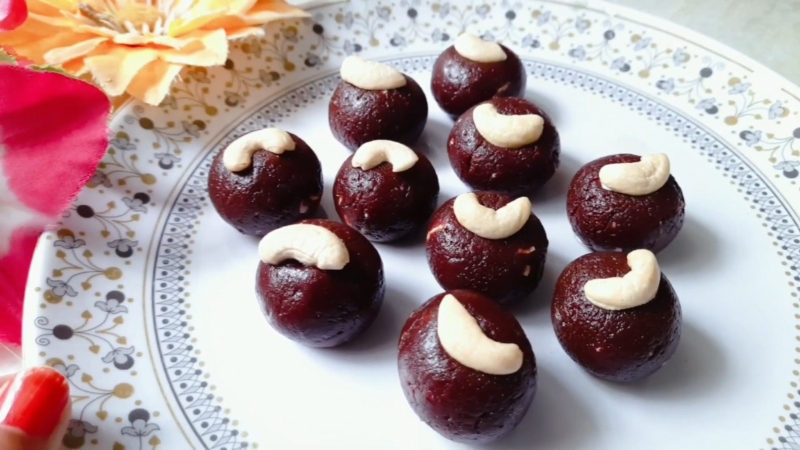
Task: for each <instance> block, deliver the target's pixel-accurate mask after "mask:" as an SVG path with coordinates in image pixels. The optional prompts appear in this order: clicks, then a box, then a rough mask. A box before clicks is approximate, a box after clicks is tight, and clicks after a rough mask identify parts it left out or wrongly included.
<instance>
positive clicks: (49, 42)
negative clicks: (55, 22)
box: [0, 20, 97, 65]
mask: <svg viewBox="0 0 800 450" xmlns="http://www.w3.org/2000/svg"><path fill="white" fill-rule="evenodd" d="M32 22H33V21H31V20H29V21H27V22H25V24H23V25H22V26H21V27H19V28H17V29H16V30H14V31H11V32H9V33H2V34H0V46H9V47H12V48H13V49H14V51H15V52H16V53H18V54H19V55H21V56H23V57H25V58H28V59H30V60H32V61H33V62H35V63H36V64H43V65H44V64H47V62H46V61H45V59H44V55H45V54H46V53H47V52H49V51H50V50H52V49H56V48H61V47H69V46H72V45H75V44H78V43H80V42H83V41H86V40H88V39H94V38H96V37H97V35H95V34H87V33H65V32H64V30H62V29H60V28H56V27H52V26H49V25H45V24H39V23H36V22H33V23H34V25H33V26H31V23H32Z"/></svg>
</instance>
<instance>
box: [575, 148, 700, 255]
mask: <svg viewBox="0 0 800 450" xmlns="http://www.w3.org/2000/svg"><path fill="white" fill-rule="evenodd" d="M640 159H641V157H640V156H637V155H631V154H619V155H611V156H604V157H602V158H598V159H595V160H594V161H591V162H589V163H588V164H586V165H585V166H583V167H582V168H581V169H580V170H578V173H576V174H575V177H574V178H573V179H572V182H571V184H570V187H569V192H568V193H567V215H568V217H569V222H570V224H571V225H572V229H573V231H574V232H575V234H576V235H577V236H578V238H579V239H580V240H581V242H583V243H584V244H585V245H586V246H587V247H589V248H590V249H591V250H594V251H621V252H625V253H628V252H631V251H633V250H636V249H647V250H650V251H652V252H654V253H658V252H659V251H661V250H663V249H664V248H666V247H667V246H668V245H669V244H670V243H671V242H672V241H673V240H674V239H675V237H676V236H677V235H678V232H679V231H680V230H681V228H682V227H683V222H684V218H685V209H686V202H685V201H684V198H683V192H682V191H681V188H680V186H678V183H677V182H676V181H675V178H674V177H673V176H672V175H670V176H669V179H668V180H667V182H666V184H664V185H663V186H662V187H661V188H660V189H658V190H657V191H655V192H653V193H650V194H647V195H636V196H634V195H627V194H622V193H619V192H615V191H612V190H609V189H605V188H604V187H603V185H602V183H601V182H600V177H599V173H600V169H601V168H602V167H603V166H605V165H607V164H618V163H635V162H638V161H639V160H640Z"/></svg>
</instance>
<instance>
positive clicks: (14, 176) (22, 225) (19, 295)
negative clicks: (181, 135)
mask: <svg viewBox="0 0 800 450" xmlns="http://www.w3.org/2000/svg"><path fill="white" fill-rule="evenodd" d="M0 79H2V80H3V82H4V83H8V85H9V86H13V87H14V89H4V90H0V147H3V148H4V150H3V155H2V156H0V174H5V175H4V176H2V175H0V177H2V184H3V186H0V192H2V193H3V197H4V198H5V200H0V214H1V215H2V217H3V220H2V226H0V242H2V247H3V248H2V249H0V339H3V340H7V341H10V342H19V340H20V337H21V336H20V328H21V327H20V323H21V322H20V321H21V310H22V301H23V296H24V292H25V282H26V279H27V276H28V269H29V267H30V262H31V258H32V256H33V251H34V248H35V246H36V242H37V239H38V237H39V234H40V233H41V231H42V230H43V229H44V225H45V223H46V222H47V221H51V220H52V221H54V220H56V219H57V218H58V217H59V216H60V214H61V212H62V211H63V209H64V208H66V207H67V206H68V205H69V203H70V202H71V201H72V200H73V199H74V197H75V195H76V194H77V193H78V191H79V190H80V189H81V187H82V186H83V185H84V184H85V182H86V181H87V180H88V179H89V177H91V176H92V174H93V173H94V171H95V169H96V167H97V164H98V163H99V162H100V159H101V158H102V156H103V155H104V154H105V150H106V148H107V146H108V137H107V128H106V122H107V118H108V113H109V110H110V104H109V102H108V99H107V98H106V97H105V95H103V93H102V92H100V91H99V90H98V89H97V88H95V87H93V86H91V85H90V84H87V83H84V82H82V81H78V80H75V79H72V78H69V77H66V76H63V75H60V74H57V73H51V72H36V71H32V70H27V69H24V68H22V67H17V66H10V65H7V66H0ZM75 105H80V107H79V108H76V107H75ZM56 158H57V160H58V164H54V161H55V160H56ZM43 167H46V168H47V169H46V173H45V176H42V174H43V173H42V168H43ZM65 293H67V294H69V289H65Z"/></svg>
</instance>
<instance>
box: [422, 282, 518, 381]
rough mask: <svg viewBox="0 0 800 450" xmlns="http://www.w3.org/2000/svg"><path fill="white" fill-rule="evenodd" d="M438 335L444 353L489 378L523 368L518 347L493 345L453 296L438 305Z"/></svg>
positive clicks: (448, 295)
mask: <svg viewBox="0 0 800 450" xmlns="http://www.w3.org/2000/svg"><path fill="white" fill-rule="evenodd" d="M436 332H437V334H438V335H439V344H440V345H441V346H442V348H443V349H444V351H445V352H446V353H447V354H448V355H450V357H451V358H453V359H455V360H456V361H458V362H459V363H461V364H463V365H465V366H467V367H469V368H470V369H474V370H477V371H479V372H483V373H488V374H489V375H508V374H512V373H514V372H516V371H518V370H519V369H520V368H521V367H522V359H523V354H522V350H520V348H519V346H518V345H517V344H505V343H502V342H497V341H493V340H492V339H490V338H489V337H488V336H486V335H485V334H484V333H483V330H482V329H481V326H480V325H479V324H478V321H477V320H475V318H474V317H472V315H471V314H470V313H469V311H467V309H466V308H464V305H462V304H461V302H459V301H458V299H456V298H455V297H454V296H452V295H451V294H447V295H445V296H444V298H443V299H442V301H441V302H440V303H439V313H438V317H437V328H436Z"/></svg>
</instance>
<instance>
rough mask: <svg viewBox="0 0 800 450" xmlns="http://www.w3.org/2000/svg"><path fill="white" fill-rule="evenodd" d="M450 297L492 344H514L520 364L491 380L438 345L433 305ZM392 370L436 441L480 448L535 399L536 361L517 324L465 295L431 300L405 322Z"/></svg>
mask: <svg viewBox="0 0 800 450" xmlns="http://www.w3.org/2000/svg"><path fill="white" fill-rule="evenodd" d="M448 294H449V295H452V296H453V297H455V298H456V299H457V301H458V302H459V303H461V305H462V306H463V307H464V308H465V309H466V310H467V311H468V312H469V314H470V315H471V316H472V317H473V318H474V319H475V320H476V321H477V322H478V325H479V326H480V328H481V330H482V332H483V334H484V335H485V336H486V337H488V338H489V339H492V340H494V341H496V342H501V343H511V344H516V345H517V347H518V348H519V350H520V351H521V352H522V365H521V367H520V368H519V369H518V370H517V371H516V372H514V373H510V374H504V375H494V374H490V373H484V372H481V371H478V370H475V369H473V368H470V367H467V366H465V365H463V364H462V363H460V362H458V361H457V360H456V359H454V358H453V357H452V356H451V355H450V354H448V352H447V351H446V350H445V349H444V347H443V346H442V344H441V342H440V339H439V335H438V332H437V327H438V313H439V305H440V303H441V302H442V300H443V299H444V297H445V296H446V295H448ZM398 370H399V373H400V383H401V385H402V388H403V393H404V394H405V396H406V399H407V400H408V403H409V404H410V405H411V408H412V409H413V410H414V412H415V413H416V414H417V415H418V416H419V418H420V419H421V420H422V421H423V422H425V423H426V424H427V425H428V426H430V427H431V428H433V429H434V430H435V431H436V432H438V433H439V434H441V435H442V436H444V437H446V438H448V439H450V440H453V441H456V442H463V443H474V444H485V443H489V442H492V441H495V440H497V439H499V438H501V437H503V436H505V435H507V434H508V433H509V432H511V431H512V430H513V429H514V428H515V427H516V426H517V425H519V423H520V422H521V421H522V419H523V418H524V417H525V414H526V413H527V411H528V409H529V407H530V405H531V403H532V402H533V398H534V396H535V394H536V359H535V357H534V353H533V349H532V348H531V344H530V342H529V341H528V338H527V337H526V336H525V332H524V331H523V330H522V327H521V326H520V324H519V322H517V320H516V319H515V318H514V316H513V315H512V314H511V313H509V312H507V311H505V310H504V309H503V308H501V307H500V306H499V305H497V304H496V303H495V302H493V301H492V300H491V299H489V298H487V297H484V296H482V295H480V294H477V293H475V292H471V291H464V290H454V291H448V292H444V293H442V294H439V295H436V296H435V297H433V298H431V299H430V300H428V301H427V302H426V303H425V304H424V305H422V306H421V307H420V308H419V309H417V310H416V311H414V312H413V313H412V314H411V316H410V317H409V318H408V321H407V322H406V324H405V326H404V327H403V330H402V332H401V334H400V344H399V353H398Z"/></svg>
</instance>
